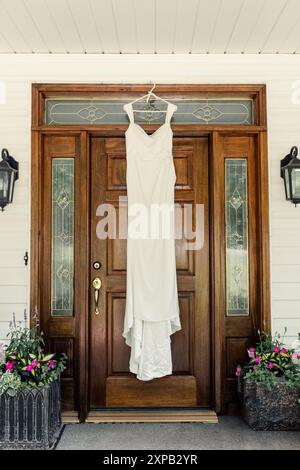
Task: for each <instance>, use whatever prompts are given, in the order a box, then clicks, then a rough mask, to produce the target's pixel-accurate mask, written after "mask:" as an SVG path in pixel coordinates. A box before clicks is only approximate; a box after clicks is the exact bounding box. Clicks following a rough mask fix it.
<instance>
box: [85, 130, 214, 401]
mask: <svg viewBox="0 0 300 470" xmlns="http://www.w3.org/2000/svg"><path fill="white" fill-rule="evenodd" d="M173 142H174V143H173V155H174V162H175V169H176V175H177V180H176V188H175V201H176V203H179V204H180V205H181V206H182V205H184V204H192V205H193V211H194V214H193V217H195V205H196V204H202V205H203V206H202V207H203V209H204V230H203V234H204V244H203V247H202V249H200V250H187V249H186V248H185V244H186V241H187V240H185V239H177V240H176V264H177V276H178V291H179V301H180V317H181V323H182V330H181V331H179V332H176V333H175V334H174V335H172V336H171V340H172V359H173V375H172V376H168V377H163V378H160V379H155V380H152V381H150V382H143V381H139V380H138V379H136V377H135V375H133V374H131V373H130V372H129V355H130V348H129V347H128V346H126V345H125V340H124V338H123V337H122V331H123V320H124V313H125V300H126V239H120V238H118V237H117V238H115V239H111V238H107V239H103V238H102V239H100V238H99V237H98V234H97V226H98V224H99V221H100V220H101V217H99V212H98V215H97V209H98V208H99V206H100V204H104V203H107V204H112V205H113V206H114V207H115V209H116V212H115V213H116V214H117V222H118V218H119V217H120V213H121V210H122V208H120V206H119V197H120V196H126V151H125V139H124V138H121V137H116V138H115V137H109V138H103V137H92V139H91V143H90V155H91V173H90V174H91V217H90V219H91V227H90V229H91V230H90V233H91V236H90V243H91V245H90V280H89V284H90V306H89V374H88V375H89V400H88V401H89V405H88V408H89V409H90V410H93V409H94V410H95V409H97V408H102V407H147V406H149V407H155V406H196V405H199V406H209V405H210V309H209V226H208V222H209V209H208V202H209V201H208V145H207V138H204V137H203V138H191V137H180V138H174V141H173ZM123 210H124V208H123ZM125 210H126V209H125ZM117 226H118V223H117ZM97 263H98V264H97ZM95 278H99V279H100V280H101V283H102V284H101V288H100V290H99V301H98V304H99V307H98V308H99V313H98V314H96V312H95V309H96V305H95V290H94V287H93V285H92V283H93V280H94V279H95Z"/></svg>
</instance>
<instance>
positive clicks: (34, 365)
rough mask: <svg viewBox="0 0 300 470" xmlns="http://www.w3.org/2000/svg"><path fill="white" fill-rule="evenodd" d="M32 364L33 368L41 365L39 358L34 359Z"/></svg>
mask: <svg viewBox="0 0 300 470" xmlns="http://www.w3.org/2000/svg"><path fill="white" fill-rule="evenodd" d="M31 365H32V367H33V368H34V367H37V366H38V365H39V362H38V360H37V359H34V360H33V361H32V363H31Z"/></svg>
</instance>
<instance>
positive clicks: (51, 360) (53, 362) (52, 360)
mask: <svg viewBox="0 0 300 470" xmlns="http://www.w3.org/2000/svg"><path fill="white" fill-rule="evenodd" d="M49 367H50V369H54V368H55V360H54V359H50V361H49Z"/></svg>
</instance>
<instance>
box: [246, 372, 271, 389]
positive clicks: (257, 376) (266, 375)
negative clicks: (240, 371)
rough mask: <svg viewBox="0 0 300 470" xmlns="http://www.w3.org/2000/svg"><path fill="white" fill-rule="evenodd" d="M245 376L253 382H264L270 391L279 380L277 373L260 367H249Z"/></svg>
mask: <svg viewBox="0 0 300 470" xmlns="http://www.w3.org/2000/svg"><path fill="white" fill-rule="evenodd" d="M243 377H244V379H248V380H250V381H251V382H255V383H261V384H264V385H265V386H266V387H267V389H268V390H269V391H271V390H272V388H273V387H274V385H275V384H276V381H277V380H276V377H277V375H276V374H275V373H272V372H270V371H269V370H267V369H263V368H260V367H258V368H256V369H249V370H248V372H246V373H245V374H244V376H243Z"/></svg>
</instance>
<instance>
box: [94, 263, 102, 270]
mask: <svg viewBox="0 0 300 470" xmlns="http://www.w3.org/2000/svg"><path fill="white" fill-rule="evenodd" d="M101 266H102V264H101V263H100V261H95V262H94V263H93V268H94V269H100V268H101Z"/></svg>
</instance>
